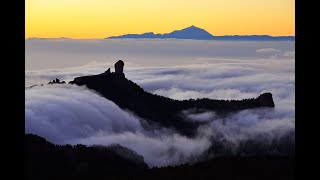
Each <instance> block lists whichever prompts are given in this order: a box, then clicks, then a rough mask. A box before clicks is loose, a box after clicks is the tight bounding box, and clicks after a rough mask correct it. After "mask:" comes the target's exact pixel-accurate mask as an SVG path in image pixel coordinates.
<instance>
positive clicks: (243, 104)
mask: <svg viewBox="0 0 320 180" xmlns="http://www.w3.org/2000/svg"><path fill="white" fill-rule="evenodd" d="M123 67H124V62H123V61H122V60H119V61H118V62H117V63H116V64H115V72H113V73H112V72H111V71H110V68H109V69H108V70H107V71H106V72H104V73H102V74H98V75H91V76H82V77H77V78H75V79H74V80H73V81H71V82H69V83H71V84H76V85H79V86H86V87H88V88H89V89H92V90H94V91H96V92H98V93H99V94H100V95H102V96H103V97H105V98H107V99H109V100H111V101H113V102H114V103H116V104H117V105H118V106H119V107H120V108H122V109H127V110H130V111H132V112H133V113H135V114H136V115H138V116H139V117H141V118H143V119H145V120H146V121H148V123H149V124H153V125H160V126H164V127H167V128H173V129H175V130H177V131H179V132H180V133H181V134H184V135H187V136H190V135H193V134H194V133H195V132H194V131H195V129H196V127H197V125H199V123H196V122H190V121H186V120H185V117H184V116H183V114H182V111H184V110H192V111H193V112H195V113H200V112H204V111H207V110H210V111H215V112H216V113H217V115H221V116H223V115H226V114H227V113H231V112H235V111H239V110H244V109H251V108H261V107H270V108H273V107H274V102H273V98H272V94H271V93H264V94H261V95H260V96H259V97H257V98H252V99H244V100H214V99H208V98H203V99H196V100H195V99H189V100H174V99H170V98H167V97H163V96H159V95H156V94H152V93H149V92H146V91H145V90H144V89H142V88H141V87H140V86H139V85H137V84H136V83H134V82H132V81H130V80H128V79H127V78H126V77H125V74H124V73H123Z"/></svg>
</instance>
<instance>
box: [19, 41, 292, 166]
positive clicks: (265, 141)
mask: <svg viewBox="0 0 320 180" xmlns="http://www.w3.org/2000/svg"><path fill="white" fill-rule="evenodd" d="M109 42H110V41H108V43H109ZM29 43H30V42H29ZM33 43H34V42H33ZM55 43H57V42H55ZM68 43H69V44H68ZM91 43H92V44H93V45H95V46H97V47H96V48H93V45H91V46H92V47H91V46H90V47H91V48H93V50H94V52H95V53H97V54H99V53H101V51H102V50H103V49H104V47H105V46H106V45H105V44H104V43H107V42H100V41H98V42H96V43H95V42H91ZM108 43H107V44H108ZM114 43H115V44H116V45H115V46H111V45H110V46H108V47H112V48H116V47H118V48H120V49H122V50H124V51H123V53H124V54H126V55H128V62H127V60H126V59H125V58H124V59H123V60H124V61H125V63H126V65H125V69H124V72H125V74H126V77H127V78H128V79H130V80H132V81H133V82H135V83H137V84H138V85H140V86H141V87H143V88H144V89H145V90H147V91H149V92H152V93H155V94H159V95H163V96H166V97H170V98H174V99H189V98H194V99H196V98H212V99H236V100H240V99H243V98H253V97H257V96H258V95H259V94H261V93H264V92H271V93H272V94H273V98H274V102H275V108H274V109H252V110H244V111H240V112H237V113H233V114H230V115H228V116H226V117H218V116H216V115H215V113H214V112H201V113H197V112H193V111H192V110H185V111H183V112H181V115H183V116H185V120H186V121H200V122H204V123H205V124H204V125H203V126H201V127H200V128H199V129H198V135H197V136H196V137H195V138H187V137H184V136H181V135H179V134H177V133H176V132H173V131H171V130H168V129H163V128H159V129H153V130H146V129H145V128H144V127H143V125H142V124H143V123H141V122H143V119H141V118H139V117H136V116H134V115H133V114H132V113H130V112H129V111H126V110H122V109H120V108H119V107H118V106H117V105H115V104H114V103H113V102H111V101H109V100H107V99H105V98H103V97H100V96H99V95H98V94H96V93H95V92H92V91H90V90H88V89H86V88H85V87H77V86H72V85H68V84H66V85H51V86H40V87H33V88H26V90H25V93H26V110H25V111H26V129H25V131H26V132H28V133H35V134H38V135H40V136H43V137H45V138H47V139H48V140H50V141H52V142H54V143H59V144H65V143H69V144H77V143H81V144H87V145H91V144H102V145H109V144H113V143H119V144H121V145H123V146H125V147H128V148H130V149H132V150H134V151H136V152H137V153H138V154H140V155H142V156H144V158H145V161H146V163H147V164H148V165H149V166H151V167H153V166H166V165H176V164H180V163H184V162H190V161H192V160H194V159H198V158H201V157H202V156H203V154H206V153H208V152H211V155H212V156H216V155H219V153H221V152H229V151H231V153H240V154H250V153H252V151H250V149H248V148H247V147H250V146H254V148H253V149H254V151H256V152H257V149H260V150H261V151H260V152H262V153H281V152H284V153H285V152H286V151H287V150H284V149H286V148H287V146H286V145H287V144H294V142H295V139H294V134H295V66H294V65H295V60H294V49H292V48H291V44H290V45H289V46H288V47H287V46H284V45H283V44H280V45H279V44H278V43H274V42H273V43H266V42H261V44H259V43H257V42H255V43H248V44H247V43H245V42H219V43H220V44H219V43H217V44H215V43H212V42H210V43H212V44H210V45H207V42H206V41H197V42H196V43H198V45H199V46H196V47H202V48H205V50H202V49H201V48H200V49H199V48H195V50H193V52H192V53H191V52H190V54H191V57H192V58H191V59H188V58H186V59H185V60H186V62H185V63H181V61H180V60H183V59H184V55H181V56H180V55H179V53H182V54H183V52H184V51H185V50H188V48H189V50H190V51H191V50H192V48H191V45H193V47H194V43H191V42H189V41H186V42H184V41H170V40H166V41H159V42H155V41H151V42H149V41H137V42H136V41H115V42H114ZM132 43H133V44H137V47H134V48H133V49H131V50H128V48H129V47H131V46H133V44H132ZM40 44H41V43H40ZM67 44H68V45H69V46H68V48H69V50H68V49H66V53H67V54H68V53H78V50H79V49H82V50H83V51H84V52H83V56H89V55H90V54H91V55H92V54H94V53H91V52H87V53H85V52H86V51H88V49H86V48H87V46H89V45H88V42H80V43H79V42H75V41H70V42H69V41H68V42H67ZM111 44H112V43H111ZM244 44H245V45H246V46H244ZM284 44H285V43H284ZM49 45H50V46H49ZM64 45H65V44H61V47H64ZM168 45H170V46H172V47H174V48H173V50H172V52H171V53H172V54H170V58H169V60H170V61H171V64H172V65H171V66H162V64H161V63H160V64H157V62H158V61H159V59H160V60H161V59H165V57H163V56H162V55H160V54H165V53H164V52H167V51H169V49H166V48H165V47H166V46H168ZM218 45H220V46H219V48H218V50H219V49H220V50H222V49H224V50H223V51H222V52H224V53H225V54H227V53H228V52H231V54H234V55H236V56H237V57H231V56H230V57H229V56H227V55H225V56H223V53H222V52H220V53H222V54H220V55H221V56H220V55H219V53H217V52H216V51H217V50H214V51H213V52H211V51H208V48H209V47H211V46H218ZM34 46H36V48H35V47H34ZM145 46H149V48H150V49H151V50H152V51H151V52H152V56H154V57H152V56H151V55H150V57H149V56H148V58H146V56H145V57H142V59H143V62H146V61H150V62H148V63H146V64H144V63H142V64H143V65H141V64H139V62H138V61H131V58H130V57H132V58H133V59H139V58H140V56H138V55H137V53H136V52H138V51H140V50H141V52H144V51H142V49H143V47H145ZM159 46H161V48H162V49H161V48H160V50H159V52H156V49H158V48H159ZM170 46H169V47H170ZM189 46H190V47H189ZM54 47H55V46H53V45H52V44H50V43H49V44H48V47H46V46H43V47H40V46H39V44H37V43H35V44H33V45H32V51H31V52H29V53H35V51H38V50H39V48H40V49H41V48H44V49H42V50H43V52H46V55H50V57H55V56H54V55H55V53H56V51H57V50H56V51H54V50H53V51H50V49H54ZM245 47H246V48H245ZM29 48H30V46H29ZM112 48H111V49H112ZM140 48H141V49H140ZM267 48H273V49H275V50H276V51H277V52H276V53H278V55H277V56H274V54H273V53H274V52H273V53H269V54H268V53H267V54H265V53H258V52H261V51H262V52H264V51H269V50H270V49H269V50H266V49H267ZM61 49H63V48H61ZM262 49H264V50H262ZM113 50H116V49H113ZM278 50H279V51H278ZM27 51H28V50H27ZM49 51H50V52H49ZM108 51H109V50H108ZM272 51H274V50H272ZM280 51H281V52H280ZM41 52H42V51H41ZM151 52H148V53H151ZM201 52H206V53H207V55H208V56H200V55H199V54H201ZM209 52H210V53H209ZM211 53H212V54H211ZM215 53H217V54H216V55H215ZM36 54H37V53H36ZM60 55H61V54H60ZM60 55H59V56H60ZM91 55H90V56H91ZM171 55H172V56H171ZM173 55H174V56H173ZM59 56H58V57H59ZM34 57H35V58H36V56H34ZM37 57H38V56H37ZM43 57H45V56H43ZM61 57H63V58H66V59H67V58H68V57H69V55H67V56H64V55H61ZM119 57H120V56H119ZM175 58H177V60H176V61H175ZM116 59H121V58H118V57H117V58H116ZM116 59H112V63H111V62H103V61H91V60H90V61H88V62H86V63H84V65H81V66H72V67H65V68H56V69H41V70H28V69H27V70H26V73H25V75H26V87H28V86H30V85H33V84H46V83H48V82H49V81H50V80H52V79H55V78H59V79H60V80H65V81H67V82H68V81H71V80H73V78H75V77H77V76H83V75H90V74H99V73H102V72H104V71H105V70H106V69H107V68H109V67H111V69H112V71H114V70H113V68H112V67H113V63H114V62H115V61H116ZM27 60H28V59H27ZM86 61H87V60H86ZM89 62H90V63H89ZM153 62H155V63H154V65H153ZM151 64H152V65H151ZM247 142H254V143H251V144H250V145H248V143H247ZM252 144H254V145H252ZM221 145H222V146H223V147H224V149H223V150H221ZM282 145H283V146H286V147H283V146H282ZM270 147H271V148H270ZM276 147H277V148H276ZM288 147H290V148H292V146H288ZM218 149H220V150H219V151H218Z"/></svg>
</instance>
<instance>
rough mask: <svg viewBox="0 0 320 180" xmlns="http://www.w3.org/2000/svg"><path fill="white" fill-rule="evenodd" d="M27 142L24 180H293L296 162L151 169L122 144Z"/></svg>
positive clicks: (252, 160) (235, 160)
mask: <svg viewBox="0 0 320 180" xmlns="http://www.w3.org/2000/svg"><path fill="white" fill-rule="evenodd" d="M24 143H25V144H24V146H25V148H24V153H25V155H24V157H25V164H24V171H25V172H24V176H25V179H33V180H38V179H39V180H40V179H41V180H42V179H52V180H57V179H68V180H69V179H77V180H82V179H86V180H96V179H116V180H122V179H123V180H129V179H130V180H131V179H139V180H143V179H184V180H189V179H219V180H221V179H232V180H234V179H240V180H242V179H245V180H251V179H252V180H256V179H260V180H262V179H266V180H270V179H273V180H277V179H281V180H286V179H294V169H295V161H294V158H292V157H288V156H254V157H241V156H230V157H222V158H215V159H212V160H206V161H202V162H198V163H195V164H184V165H180V166H175V167H171V166H169V167H162V168H152V169H149V168H148V167H147V166H146V164H144V162H143V161H141V157H140V156H139V155H137V154H136V153H134V152H133V151H131V150H130V149H127V148H125V147H121V146H119V145H114V146H107V147H104V146H95V147H87V146H84V145H76V146H71V145H54V144H52V143H50V142H48V141H47V140H45V139H44V138H42V137H39V136H36V135H32V134H26V135H25V142H24ZM119 153H120V154H121V153H125V154H127V155H126V156H130V158H129V159H130V160H128V157H123V156H122V155H119Z"/></svg>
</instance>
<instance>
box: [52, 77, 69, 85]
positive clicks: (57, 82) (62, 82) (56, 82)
mask: <svg viewBox="0 0 320 180" xmlns="http://www.w3.org/2000/svg"><path fill="white" fill-rule="evenodd" d="M65 83H66V82H65V81H61V82H60V79H58V78H56V79H55V80H52V81H50V82H49V83H48V84H65Z"/></svg>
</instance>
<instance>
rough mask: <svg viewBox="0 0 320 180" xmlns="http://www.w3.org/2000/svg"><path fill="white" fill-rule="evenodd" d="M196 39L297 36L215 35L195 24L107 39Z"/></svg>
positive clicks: (292, 37) (273, 39)
mask: <svg viewBox="0 0 320 180" xmlns="http://www.w3.org/2000/svg"><path fill="white" fill-rule="evenodd" d="M126 38H129V39H195V40H223V41H294V40H295V36H269V35H231V36H230V35H227V36H214V35H212V34H210V33H209V32H207V31H206V30H204V29H201V28H199V27H196V26H194V25H192V26H190V27H187V28H184V29H181V30H175V31H172V32H171V33H165V34H155V33H153V32H146V33H143V34H125V35H121V36H111V37H108V38H106V39H126Z"/></svg>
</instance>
